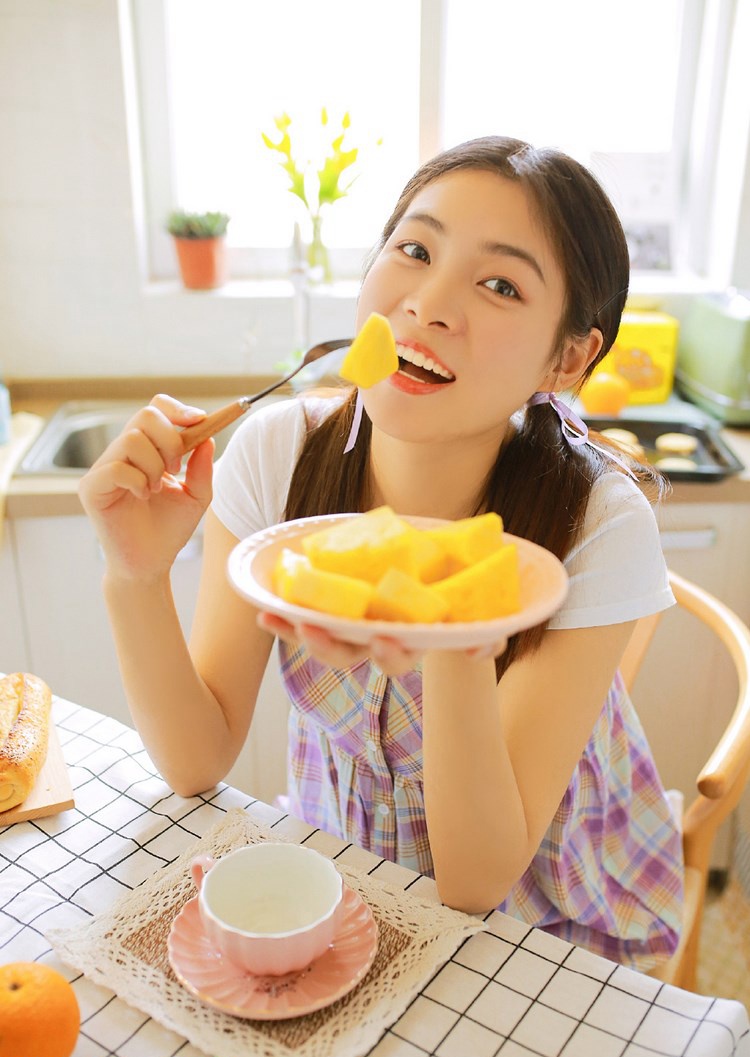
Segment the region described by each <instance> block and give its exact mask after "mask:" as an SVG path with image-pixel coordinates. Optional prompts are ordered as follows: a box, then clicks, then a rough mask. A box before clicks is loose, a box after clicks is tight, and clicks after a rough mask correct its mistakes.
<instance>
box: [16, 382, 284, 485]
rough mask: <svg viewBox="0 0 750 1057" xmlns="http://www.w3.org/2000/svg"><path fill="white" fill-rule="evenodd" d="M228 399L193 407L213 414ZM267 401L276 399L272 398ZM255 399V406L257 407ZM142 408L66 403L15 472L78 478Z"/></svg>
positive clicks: (219, 444)
mask: <svg viewBox="0 0 750 1057" xmlns="http://www.w3.org/2000/svg"><path fill="white" fill-rule="evenodd" d="M232 399H236V398H233V397H231V396H228V397H222V398H214V397H212V398H211V399H210V400H198V399H196V404H197V405H198V406H199V407H202V408H204V409H205V410H206V411H213V410H215V409H216V408H218V407H222V406H223V405H224V404H228V403H230V402H231V400H232ZM267 399H268V400H273V399H278V398H274V397H269V398H267ZM263 403H265V401H264V400H259V401H258V403H257V404H256V405H254V406H255V407H260V406H261V405H262V404H263ZM142 406H143V402H140V403H139V402H136V401H88V400H79V401H70V402H68V403H65V404H62V405H61V407H60V408H58V410H57V411H56V412H55V414H54V415H53V416H52V417H51V418H50V420H49V422H47V424H46V425H45V427H44V429H43V430H42V432H41V433H40V435H39V437H38V438H37V439H36V441H35V442H34V444H33V445H32V446H31V448H29V450H28V452H27V453H26V455H25V456H24V458H23V459H22V460H21V463H20V465H19V467H18V469H17V470H16V473H17V474H20V475H25V476H28V475H34V474H36V475H40V474H41V475H43V476H45V477H47V476H49V475H53V476H70V477H74V476H79V477H80V476H81V474H83V473H85V472H86V470H88V469H89V467H90V466H92V465H93V464H94V463H95V462H96V460H97V459H98V458H99V456H100V455H101V454H102V452H103V451H104V450H105V449H106V447H107V446H108V445H109V444H110V443H111V442H112V441H113V440H114V439H115V437H117V436H118V434H119V433H121V432H122V429H123V427H124V426H125V425H126V423H127V422H128V421H129V419H130V418H132V416H133V415H134V414H135V412H136V411H137V410H138V409H139V408H140V407H142ZM242 421H243V419H242V418H240V419H238V420H237V421H236V422H234V423H232V425H231V426H228V427H227V428H226V429H224V430H223V431H222V432H221V433H219V434H217V436H216V437H215V442H216V456H215V457H216V458H218V456H219V455H221V453H222V452H223V451H224V449H225V448H226V446H227V442H228V440H229V437H230V436H231V434H232V432H233V431H234V430H235V429H236V428H237V426H238V425H239V424H240V422H242Z"/></svg>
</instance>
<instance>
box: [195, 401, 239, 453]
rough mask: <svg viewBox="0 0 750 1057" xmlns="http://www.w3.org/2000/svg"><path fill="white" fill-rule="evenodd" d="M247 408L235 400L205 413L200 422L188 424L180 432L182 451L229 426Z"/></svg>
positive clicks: (196, 445)
mask: <svg viewBox="0 0 750 1057" xmlns="http://www.w3.org/2000/svg"><path fill="white" fill-rule="evenodd" d="M247 408H248V405H247V404H246V403H244V402H243V401H242V400H235V401H234V402H233V403H231V404H226V405H225V406H224V407H220V408H219V409H218V411H212V412H211V414H210V415H206V417H205V418H202V419H201V421H200V422H196V424H195V425H194V426H188V427H187V428H186V429H183V431H182V434H181V436H182V450H183V452H185V454H187V452H189V451H192V450H193V448H197V447H198V445H199V444H201V443H202V442H203V441H204V440H208V438H209V437H213V436H215V435H216V434H217V433H220V432H221V431H222V430H223V429H226V427H227V426H231V424H232V423H233V422H236V420H237V419H238V418H239V417H240V415H244V414H245V412H246V411H247Z"/></svg>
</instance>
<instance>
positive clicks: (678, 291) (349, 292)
mask: <svg viewBox="0 0 750 1057" xmlns="http://www.w3.org/2000/svg"><path fill="white" fill-rule="evenodd" d="M359 287H360V281H359V280H358V279H344V280H339V281H336V282H333V283H328V284H320V285H310V286H308V287H306V289H305V293H306V294H307V296H308V297H309V298H310V299H311V300H319V301H326V300H352V301H354V300H356V298H357V294H358V292H359ZM718 288H719V287H718V284H716V283H712V282H710V281H709V280H708V279H704V278H701V277H700V276H697V275H694V274H692V273H687V272H681V273H676V272H636V273H635V274H634V275H633V276H632V278H631V282H630V297H629V301H630V303H631V305H632V307H635V308H650V307H658V305H659V303H660V301H661V299H662V298H671V297H683V296H684V297H692V296H695V295H696V294H702V293H708V292H710V291H713V290H717V289H718ZM144 294H145V296H147V297H162V298H166V297H186V296H187V297H204V298H205V297H211V298H218V299H225V300H247V301H257V300H269V301H275V300H283V299H286V298H288V299H290V300H292V299H294V297H295V284H294V283H293V282H292V281H291V280H290V279H230V280H229V282H227V283H225V284H224V286H221V287H217V288H216V289H215V290H187V289H186V288H185V287H184V286H183V285H182V284H181V283H180V282H179V281H178V280H176V279H159V280H154V281H152V282H149V283H147V284H146V285H145V286H144Z"/></svg>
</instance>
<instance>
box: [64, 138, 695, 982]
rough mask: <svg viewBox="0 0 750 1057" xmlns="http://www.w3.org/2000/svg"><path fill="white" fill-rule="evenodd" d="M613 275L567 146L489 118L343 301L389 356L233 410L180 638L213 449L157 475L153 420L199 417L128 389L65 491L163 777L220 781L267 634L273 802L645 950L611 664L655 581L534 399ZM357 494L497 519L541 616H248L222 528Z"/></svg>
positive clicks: (616, 249)
mask: <svg viewBox="0 0 750 1057" xmlns="http://www.w3.org/2000/svg"><path fill="white" fill-rule="evenodd" d="M628 275H629V262H628V254H627V248H626V244H625V240H624V237H623V233H622V229H621V226H620V224H619V221H618V219H617V217H616V214H615V213H614V210H613V209H612V206H611V204H610V203H609V201H608V199H607V198H606V196H605V195H604V193H603V192H602V190H601V188H600V187H599V185H598V183H597V182H596V181H595V180H594V178H593V177H592V176H591V175H590V174H589V173H588V171H587V170H586V169H584V168H583V167H581V166H580V165H578V164H577V163H576V162H574V161H573V160H572V159H570V158H568V157H567V156H565V155H563V154H560V153H559V152H555V151H540V150H535V149H532V148H531V147H529V146H528V145H526V144H524V143H521V142H519V141H516V140H510V139H504V138H496V137H491V138H486V139H480V140H475V141H471V142H469V143H466V144H462V145H461V146H459V147H456V148H454V149H452V150H449V151H447V152H445V153H443V154H441V155H439V156H438V157H436V158H435V159H433V160H432V161H431V162H429V163H428V164H427V165H425V166H424V167H423V168H422V169H420V170H419V171H418V172H417V174H416V175H415V176H414V177H413V179H412V180H411V181H410V183H409V184H408V185H407V187H406V188H405V190H404V192H403V193H402V195H401V197H400V199H399V201H398V203H397V205H396V208H395V211H394V213H393V215H392V216H391V218H390V220H389V221H388V223H387V224H386V226H385V229H384V231H383V234H382V236H381V239H380V241H379V243H378V245H377V247H376V248H375V250H374V252H373V254H372V256H371V259H370V262H369V265H368V268H367V271H366V274H365V277H364V280H363V283H362V289H361V295H360V299H359V304H358V318H357V325H358V326H359V325H361V323H362V322H363V321H364V320H365V319H366V318H367V317H368V316H369V314H370V313H371V312H372V311H378V312H380V313H382V314H383V315H385V316H387V317H388V319H389V321H390V323H391V326H392V328H393V331H394V333H395V336H396V340H397V343H398V352H399V356H400V364H401V366H400V370H399V372H398V373H397V374H395V375H393V376H391V377H390V378H389V379H387V380H386V381H384V382H381V383H380V384H378V385H376V386H374V387H372V388H371V389H369V390H367V391H366V392H363V393H361V394H357V393H356V392H348V391H342V393H341V394H338V395H336V396H333V397H331V398H328V399H324V398H312V397H308V398H307V399H302V400H290V401H285V402H281V403H278V404H274V405H272V406H270V407H268V408H266V409H264V410H262V411H259V412H257V413H255V414H253V415H251V416H250V417H249V418H248V420H247V421H246V422H245V423H243V425H242V426H241V427H240V429H239V430H238V431H237V432H236V434H235V436H234V437H233V438H232V441H231V442H230V445H229V447H228V449H227V452H226V454H225V456H224V457H223V459H222V460H221V462H220V464H219V468H218V471H217V475H216V482H215V495H214V498H213V504H212V506H211V509H210V510H209V511H208V514H207V517H206V533H205V558H204V569H203V576H202V580H201V587H200V593H199V599H198V606H197V611H196V616H195V621H194V626H193V631H192V635H191V642H190V647H189V648H188V646H187V644H186V643H185V641H184V638H183V635H182V633H181V631H180V625H179V622H178V620H177V617H176V614H175V610H174V605H173V603H172V598H171V594H170V588H169V569H170V566H171V564H172V561H173V560H174V557H175V555H176V554H177V552H178V550H179V549H180V547H181V546H182V545H183V544H184V543H185V542H186V540H187V539H188V537H189V536H190V534H191V533H192V531H193V529H194V528H195V526H196V524H197V522H198V520H199V518H200V517H201V515H202V514H203V512H204V511H205V510H206V508H207V507H208V506H209V503H210V502H211V496H212V482H211V476H212V465H211V459H212V442H206V443H205V444H203V445H201V446H200V447H199V448H197V449H196V451H195V452H194V453H193V454H192V456H191V458H190V459H189V461H188V464H187V471H186V477H185V480H184V483H182V482H180V481H178V480H176V479H175V477H174V476H173V474H174V473H175V472H176V471H177V470H178V468H179V464H180V458H179V452H180V442H179V429H180V428H181V427H184V426H186V425H188V424H191V423H193V422H195V421H197V420H198V419H199V418H200V417H201V414H202V413H201V412H199V411H197V410H196V409H195V408H189V407H185V406H184V405H182V404H179V403H178V402H177V401H175V400H172V399H170V398H169V397H166V396H158V397H156V398H155V399H154V400H153V402H152V404H151V405H149V407H148V408H145V409H143V410H142V411H141V412H139V413H138V414H137V415H136V416H135V418H134V419H133V420H132V422H131V423H130V425H129V427H128V429H127V430H126V431H125V432H124V433H123V435H122V436H121V437H120V438H119V439H118V440H116V441H115V442H114V443H113V444H112V446H111V447H110V448H109V450H108V451H107V452H106V453H105V454H104V455H103V456H102V458H101V459H100V460H99V461H98V462H97V464H96V465H95V466H94V467H93V468H92V470H91V471H90V472H89V473H88V474H87V475H86V477H85V478H84V479H83V481H82V483H81V488H80V494H81V499H82V501H83V504H84V506H85V508H86V510H87V511H88V513H89V515H90V516H91V518H92V519H93V521H94V523H95V525H96V527H97V531H98V534H99V537H100V540H101V543H102V546H103V548H104V552H105V555H106V573H105V579H104V590H105V595H106V599H107V603H108V607H109V612H110V615H111V620H112V624H113V628H114V633H115V638H116V642H117V647H118V653H119V658H120V663H121V668H122V674H123V679H124V683H125V687H126V691H127V693H128V697H129V701H130V705H131V709H132V713H133V717H134V720H135V722H136V724H137V726H138V729H139V730H140V732H141V734H142V736H143V738H144V741H145V743H146V745H147V747H148V749H149V752H150V753H151V755H152V756H153V758H154V760H155V762H156V764H157V766H158V767H159V768H160V770H161V772H162V774H163V775H164V777H165V778H166V780H167V781H168V782H169V783H170V784H171V785H172V786H173V788H174V789H175V790H177V791H178V792H179V793H182V794H183V795H190V794H193V793H196V792H198V791H200V790H204V789H206V788H208V787H211V786H212V785H214V784H215V783H216V782H217V781H218V780H219V779H221V778H222V777H223V776H224V775H225V774H226V773H227V771H228V770H229V768H230V767H231V765H232V763H233V761H234V759H235V757H236V755H237V753H238V751H239V749H240V747H241V746H242V743H243V741H244V739H245V737H246V735H247V731H248V728H249V724H250V721H251V718H252V713H253V708H254V704H255V699H256V695H257V692H258V687H259V684H260V681H261V678H262V675H263V671H264V669H265V666H266V663H267V660H268V656H269V651H270V648H271V645H272V642H273V637H274V636H278V638H279V640H280V654H281V659H282V671H283V676H284V680H285V683H286V687H287V689H288V692H289V695H290V698H291V702H292V710H291V715H290V726H289V798H290V805H291V810H292V811H293V812H295V813H296V814H298V815H300V816H302V817H303V818H305V819H306V820H307V821H309V822H310V823H312V824H314V825H318V826H320V827H321V828H323V829H326V830H329V831H331V832H333V833H335V834H337V835H339V836H341V837H344V838H347V839H349V840H352V841H353V842H355V843H357V844H359V845H361V846H363V847H366V848H370V849H371V850H373V851H375V852H377V853H378V854H381V855H384V856H386V857H388V858H390V859H393V860H395V861H397V862H401V863H404V864H405V865H408V866H410V867H413V868H415V869H418V870H421V871H422V872H426V873H431V874H433V875H434V876H435V878H436V881H437V885H438V890H439V892H440V896H441V898H442V900H443V901H444V902H445V903H447V904H448V905H450V906H453V907H456V908H460V909H463V910H467V911H469V912H484V911H487V910H488V909H489V908H492V907H494V906H500V908H501V909H502V910H504V911H506V912H508V913H510V914H513V915H516V916H518V917H520V918H521V919H523V920H524V921H526V922H528V923H529V924H533V925H536V926H540V927H543V928H546V929H549V930H550V931H552V932H554V933H556V934H557V935H560V936H563V937H565V938H566V939H569V940H572V941H573V942H576V943H579V944H582V945H584V946H587V947H588V948H590V949H592V950H595V951H597V952H598V953H601V954H604V955H606V956H608V957H610V958H613V959H615V960H619V961H621V962H623V963H626V964H629V965H633V966H636V967H638V968H647V967H648V966H650V965H651V964H653V963H654V962H655V961H657V960H659V959H661V958H665V957H667V956H668V955H669V954H670V953H671V951H672V950H673V949H674V947H675V945H676V943H677V939H678V932H679V921H680V908H681V895H682V863H681V851H680V837H679V833H678V830H677V827H676V825H675V822H674V820H673V818H672V815H671V813H670V810H669V807H668V804H667V801H666V799H665V797H664V791H663V789H662V786H661V784H660V781H659V778H658V776H657V773H656V769H655V767H654V763H653V760H652V758H651V754H650V751H649V748H648V745H647V744H646V741H645V738H644V736H643V733H642V730H641V728H640V725H639V723H638V720H637V717H636V716H635V714H634V712H633V709H632V707H631V705H630V702H629V700H628V698H627V695H626V692H625V690H624V688H623V685H622V682H621V680H620V678H619V675H618V672H617V667H618V663H619V660H620V657H621V655H622V652H623V650H624V648H625V646H626V644H627V642H628V639H629V637H630V634H631V631H632V628H633V623H634V621H635V620H637V619H638V618H639V617H641V616H643V615H645V614H647V613H651V612H655V611H658V610H660V609H663V608H665V607H666V606H668V605H670V604H671V602H672V601H673V599H672V596H671V592H670V590H669V585H668V581H667V575H666V568H665V564H664V560H663V557H662V554H661V551H660V547H659V540H658V533H657V529H656V523H655V519H654V516H653V513H652V510H651V507H650V505H649V502H648V501H647V499H646V498H645V496H644V494H643V492H642V490H641V489H640V488H639V487H638V484H637V483H636V482H635V481H634V480H632V479H631V476H630V475H629V474H628V472H627V470H626V469H625V467H624V466H623V464H622V462H621V461H619V460H618V459H617V457H616V456H615V458H614V459H613V458H610V457H609V456H608V454H607V452H606V450H604V449H603V448H602V447H601V446H599V445H597V446H596V447H594V446H592V445H591V444H590V443H584V442H582V437H581V436H580V435H579V433H580V426H579V429H578V430H576V429H573V428H571V426H570V424H569V422H568V419H569V418H570V414H569V412H568V410H567V408H566V407H565V405H563V404H561V403H560V401H559V397H558V396H557V394H559V393H561V392H564V391H565V390H570V389H572V388H574V387H576V386H577V385H579V384H580V383H581V382H582V380H584V379H585V378H586V377H587V376H588V374H589V373H590V372H591V370H592V369H593V367H594V366H595V365H596V363H598V362H599V360H600V359H601V357H602V356H603V355H604V354H605V353H606V352H607V350H608V349H609V347H610V346H611V344H612V342H613V341H614V339H615V336H616V334H617V329H618V326H619V320H620V315H621V311H622V307H623V305H624V303H625V299H626V296H627V287H628ZM631 474H632V471H631ZM634 476H640V477H642V478H644V479H645V478H646V476H647V471H646V469H645V468H640V469H637V470H636V473H635V474H634ZM384 503H387V504H388V505H389V506H391V507H393V508H394V509H395V510H396V511H397V512H398V513H401V514H405V515H429V516H433V517H440V518H450V519H456V518H460V517H466V516H470V515H473V514H476V513H479V512H482V511H485V510H496V511H498V513H500V514H501V516H502V517H503V520H504V522H505V526H506V529H507V531H509V532H511V533H514V534H516V535H521V536H525V537H527V538H529V539H531V540H534V541H535V542H537V543H540V544H542V545H543V546H545V547H547V548H549V549H550V550H551V551H553V552H554V553H555V554H557V555H558V556H559V557H560V558H561V559H562V560H563V561H564V562H565V565H566V568H567V571H568V573H569V576H570V590H569V594H568V597H567V599H566V601H565V603H564V605H563V607H562V609H561V610H560V611H559V612H558V613H557V614H556V615H555V616H554V617H553V618H552V620H551V621H549V623H548V625H547V626H546V627H542V628H537V629H533V630H531V631H529V632H525V633H522V634H520V635H518V636H516V637H515V638H514V639H512V640H511V641H510V643H509V644H508V647H507V649H505V650H504V652H502V653H500V655H499V656H498V657H497V658H493V657H491V656H489V657H488V656H477V655H476V653H472V652H471V651H468V652H458V651H427V652H426V653H425V654H424V655H423V656H421V657H418V656H416V655H414V654H411V653H409V652H408V651H406V650H404V649H403V648H402V647H401V646H400V645H399V643H398V642H397V641H394V640H391V639H387V638H381V639H373V641H372V642H370V643H369V644H368V646H367V647H366V648H364V647H361V646H355V645H352V644H351V643H346V642H342V641H338V640H335V639H333V638H332V637H331V636H330V635H329V634H328V633H327V632H325V631H324V630H323V629H321V628H317V627H315V626H313V625H310V626H307V625H305V626H302V627H292V626H291V625H288V624H286V623H285V622H284V621H282V620H279V619H278V618H276V617H272V616H271V615H269V614H258V613H256V612H255V611H254V610H253V609H252V608H251V607H250V606H249V605H248V604H247V603H246V602H244V601H242V600H241V599H240V598H239V597H238V596H237V595H236V594H235V593H234V591H233V589H232V588H231V586H230V585H229V584H228V582H227V578H226V573H225V567H226V560H227V556H228V554H229V552H230V551H231V549H232V548H233V547H234V546H235V544H236V543H237V541H238V539H240V538H242V537H244V536H246V535H248V534H249V533H252V532H254V531H257V530H259V529H261V528H263V527H265V526H267V525H270V524H275V523H277V522H279V521H281V520H284V519H287V518H296V517H302V516H305V515H313V514H320V513H333V512H341V511H364V510H368V509H371V508H373V507H375V506H379V505H381V504H384ZM501 648H502V647H501V646H500V644H499V646H498V649H501Z"/></svg>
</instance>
